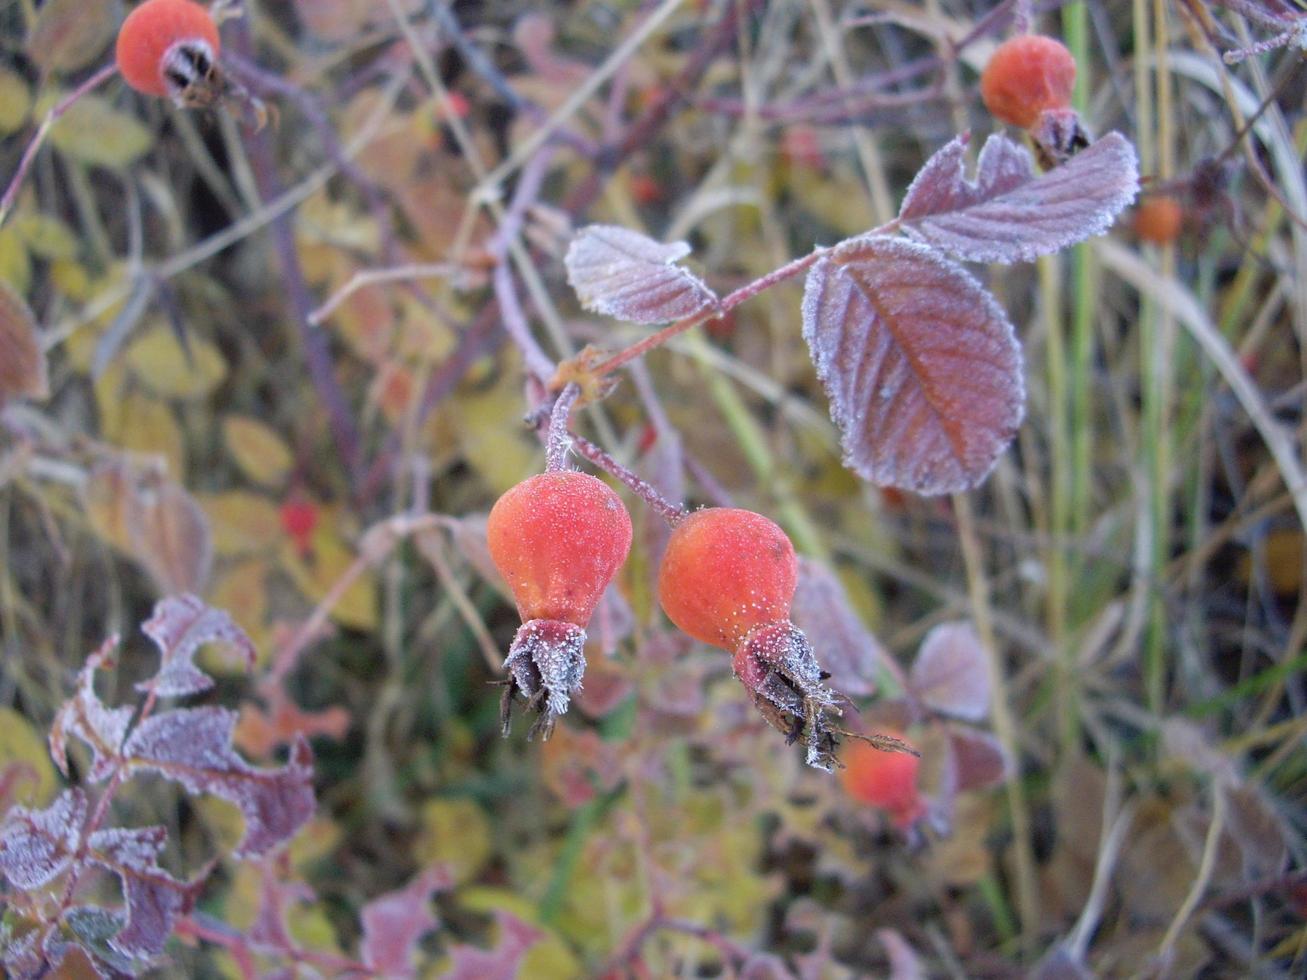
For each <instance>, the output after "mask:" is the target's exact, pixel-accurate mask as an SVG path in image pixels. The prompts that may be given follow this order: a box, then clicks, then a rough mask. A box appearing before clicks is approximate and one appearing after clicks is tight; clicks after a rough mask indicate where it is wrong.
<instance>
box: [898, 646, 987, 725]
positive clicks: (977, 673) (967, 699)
mask: <svg viewBox="0 0 1307 980" xmlns="http://www.w3.org/2000/svg"><path fill="white" fill-rule="evenodd" d="M909 680H910V682H911V685H912V690H913V693H914V694H916V696H917V697H918V698H920V699H921V701H922V703H924V704H925V705H926V706H927V707H929V708H933V709H934V710H935V711H938V712H940V713H941V714H946V715H952V716H953V717H954V718H963V719H965V720H967V721H980V720H982V719H983V718H984V717H985V716H986V715H988V714H989V666H988V664H987V663H986V658H985V650H984V648H983V647H982V646H981V645H980V637H978V636H977V635H976V631H975V629H973V628H972V626H971V624H970V623H941V624H940V625H938V626H936V627H935V628H934V629H932V630H931V631H930V632H929V633H927V634H926V638H925V639H924V640H922V641H921V651H920V652H919V653H918V654H917V659H916V662H914V663H913V665H912V673H911V675H910V677H909Z"/></svg>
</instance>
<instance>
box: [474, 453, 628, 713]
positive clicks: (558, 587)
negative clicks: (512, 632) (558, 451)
mask: <svg viewBox="0 0 1307 980" xmlns="http://www.w3.org/2000/svg"><path fill="white" fill-rule="evenodd" d="M486 536H487V539H488V542H489V545H490V556H491V558H492V559H493V560H494V563H495V567H496V568H498V569H499V572H500V574H501V575H503V576H504V579H505V580H506V581H507V583H508V587H509V589H510V590H511V591H512V593H513V599H514V600H515V601H516V603H517V611H518V613H519V614H520V615H521V617H522V626H521V628H519V629H518V631H517V635H516V636H515V637H514V638H513V644H512V646H511V647H509V650H508V658H507V660H505V662H504V666H505V667H506V668H507V670H508V672H509V679H508V681H507V687H506V688H505V690H504V698H503V702H502V706H501V721H502V724H503V728H504V733H505V734H507V733H508V727H509V713H510V709H511V706H512V701H513V696H514V695H515V694H517V693H521V694H522V695H523V697H525V698H526V700H527V706H528V708H530V709H531V710H534V711H538V712H539V713H540V717H539V719H538V720H537V721H536V723H535V724H534V725H533V726H532V728H531V733H530V734H531V736H532V737H534V736H535V735H536V734H540V735H542V736H543V737H546V738H547V737H548V735H549V731H550V729H551V728H552V727H553V724H554V719H555V718H557V716H558V715H561V714H564V713H566V711H567V708H568V705H569V704H570V701H571V696H572V693H573V692H574V691H576V690H577V689H578V688H579V687H580V686H581V678H582V675H583V674H584V672H585V638H586V635H585V628H586V626H587V625H588V624H589V622H590V617H591V615H592V614H593V613H594V610H595V607H596V606H597V605H598V604H599V599H600V597H601V596H602V595H603V592H604V589H606V588H607V587H608V584H609V583H610V582H611V581H612V580H613V577H614V576H615V575H616V574H617V572H618V570H619V569H620V568H621V567H622V563H623V562H625V561H626V555H627V553H628V552H629V551H630V549H631V516H630V514H628V513H627V511H626V507H625V506H624V505H623V504H622V501H621V499H620V498H619V497H618V496H617V494H616V493H614V492H613V490H612V489H610V488H609V487H608V485H607V484H605V483H604V482H603V481H601V480H598V479H595V478H594V477H592V476H587V475H586V474H584V473H576V472H570V471H559V472H552V473H541V474H538V475H537V476H533V477H530V478H529V479H527V480H523V481H522V482H521V483H519V484H518V485H517V486H515V487H513V488H512V489H511V490H509V491H508V492H507V493H505V494H504V495H503V496H502V497H500V498H499V500H498V502H496V504H495V506H494V507H493V508H492V509H491V511H490V518H489V520H488V521H487V524H486Z"/></svg>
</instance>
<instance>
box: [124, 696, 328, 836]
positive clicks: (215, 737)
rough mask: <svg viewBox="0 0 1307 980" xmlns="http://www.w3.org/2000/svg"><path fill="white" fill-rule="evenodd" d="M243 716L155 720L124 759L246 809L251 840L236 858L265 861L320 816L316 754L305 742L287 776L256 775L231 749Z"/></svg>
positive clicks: (181, 714) (200, 714) (171, 715)
mask: <svg viewBox="0 0 1307 980" xmlns="http://www.w3.org/2000/svg"><path fill="white" fill-rule="evenodd" d="M235 725H236V714H235V713H234V712H231V711H227V710H226V709H225V708H215V707H205V708H182V709H178V710H176V711H167V712H164V713H163V714H158V715H153V716H151V717H149V718H146V719H145V720H144V721H143V722H141V723H140V724H139V725H138V726H137V727H136V729H135V730H134V731H133V732H132V734H131V737H130V738H128V740H127V744H126V745H125V746H124V747H123V754H124V755H125V756H126V757H127V759H128V761H129V762H130V764H131V765H132V766H134V767H136V768H141V769H148V770H153V771H155V772H158V773H159V774H160V775H162V776H165V777H167V778H168V779H171V780H173V781H174V782H176V783H180V784H181V785H182V786H183V787H185V788H186V789H187V790H188V791H189V792H192V793H212V794H213V795H214V796H219V797H222V798H223V799H224V800H227V801H229V802H231V803H234V804H236V806H237V807H239V808H240V811H241V813H242V814H243V815H244V817H245V834H244V836H242V837H241V840H240V842H239V843H238V844H237V845H236V849H235V851H234V852H233V853H234V856H235V857H238V858H251V857H259V856H261V855H263V854H266V853H268V852H269V851H271V850H272V849H273V848H276V847H278V846H279V845H281V844H284V843H285V842H286V841H288V840H290V838H291V837H292V836H294V834H295V831H296V830H298V829H299V827H300V825H301V824H303V823H304V822H305V821H306V820H308V819H309V818H310V817H311V816H313V809H314V801H313V783H312V780H313V753H312V752H311V751H310V749H309V746H308V743H307V742H305V741H304V740H303V739H302V738H300V739H296V741H295V744H294V745H293V746H292V747H291V752H290V761H289V762H288V763H287V764H286V765H285V766H282V767H281V768H280V769H257V768H255V767H253V766H251V765H250V764H249V763H247V762H246V761H245V760H244V759H242V758H241V757H240V756H238V755H237V754H236V753H235V751H234V750H233V749H232V745H231V738H232V730H233V729H234V728H235Z"/></svg>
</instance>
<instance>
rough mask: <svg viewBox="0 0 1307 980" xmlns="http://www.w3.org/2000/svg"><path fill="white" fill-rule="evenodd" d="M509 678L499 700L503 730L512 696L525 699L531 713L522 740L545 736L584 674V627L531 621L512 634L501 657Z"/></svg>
mask: <svg viewBox="0 0 1307 980" xmlns="http://www.w3.org/2000/svg"><path fill="white" fill-rule="evenodd" d="M504 667H505V668H506V669H507V670H508V673H509V680H508V681H507V682H506V683H507V686H506V687H505V688H504V694H503V699H502V700H501V702H500V709H499V718H500V724H501V726H502V728H503V731H504V734H505V735H507V734H508V732H509V726H510V713H511V709H512V703H513V697H514V696H515V695H518V694H520V695H521V696H522V697H524V698H525V699H526V706H527V710H528V711H534V712H537V713H538V715H539V717H537V719H536V721H535V723H534V724H533V725H532V726H531V731H530V733H529V734H528V736H527V737H528V738H535V737H536V736H537V735H539V736H540V737H542V738H548V737H549V733H550V732H551V731H552V730H553V727H554V721H555V719H556V718H557V717H558V716H559V715H563V714H566V713H567V709H568V707H569V705H570V704H571V697H572V694H573V693H574V692H575V691H577V690H578V689H579V688H580V687H581V678H582V677H583V676H584V675H585V630H584V629H582V628H581V627H580V626H577V625H576V624H575V623H564V622H562V621H561V620H556V619H532V620H529V621H528V622H525V623H523V624H522V625H521V626H520V627H519V628H518V630H517V635H516V636H514V637H513V645H512V646H511V647H509V648H508V657H507V659H506V660H505V661H504Z"/></svg>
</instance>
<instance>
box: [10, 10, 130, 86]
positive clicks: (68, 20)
mask: <svg viewBox="0 0 1307 980" xmlns="http://www.w3.org/2000/svg"><path fill="white" fill-rule="evenodd" d="M122 19H123V8H122V3H121V2H119V0H99V2H97V3H86V0H47V2H46V3H45V5H44V6H42V7H41V9H40V10H39V11H38V12H37V15H36V23H35V24H33V25H32V31H31V33H30V34H29V35H28V36H27V56H28V57H29V58H31V59H32V61H34V62H35V63H36V64H37V65H38V66H39V67H40V69H41V70H42V71H43V72H73V71H77V70H78V69H79V68H85V67H86V66H87V65H89V64H90V63H91V62H92V61H94V60H95V58H96V56H97V55H98V54H99V53H100V52H101V51H103V50H104V49H105V47H106V46H107V45H108V43H109V41H110V40H112V39H113V37H114V35H115V34H117V33H118V25H119V24H120V23H122Z"/></svg>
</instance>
